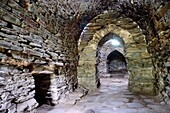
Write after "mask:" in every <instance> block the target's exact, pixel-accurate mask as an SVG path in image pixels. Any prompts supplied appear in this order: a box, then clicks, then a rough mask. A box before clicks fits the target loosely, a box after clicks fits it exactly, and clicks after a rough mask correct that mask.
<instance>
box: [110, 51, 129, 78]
mask: <svg viewBox="0 0 170 113" xmlns="http://www.w3.org/2000/svg"><path fill="white" fill-rule="evenodd" d="M107 73H108V74H110V77H121V78H124V77H125V76H127V73H128V70H127V62H126V60H125V57H124V56H123V55H122V53H120V52H119V51H117V50H114V51H113V52H111V53H110V54H109V55H108V56H107Z"/></svg>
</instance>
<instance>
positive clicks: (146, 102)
mask: <svg viewBox="0 0 170 113" xmlns="http://www.w3.org/2000/svg"><path fill="white" fill-rule="evenodd" d="M127 84H128V80H127V79H125V78H102V79H101V87H100V88H99V89H98V91H96V92H94V93H91V94H88V95H86V96H85V97H83V98H81V99H80V100H79V101H77V102H76V103H74V102H65V103H63V104H59V105H56V106H53V107H52V106H48V105H43V106H41V107H39V108H38V110H37V113H170V106H169V105H165V104H160V102H159V99H158V97H157V96H144V95H137V94H133V93H131V92H130V91H129V90H128V88H127ZM71 103H72V104H71Z"/></svg>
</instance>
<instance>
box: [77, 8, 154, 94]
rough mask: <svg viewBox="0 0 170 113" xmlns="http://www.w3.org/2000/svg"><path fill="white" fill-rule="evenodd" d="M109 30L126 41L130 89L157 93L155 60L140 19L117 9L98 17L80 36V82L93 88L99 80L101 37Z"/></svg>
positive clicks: (145, 92) (90, 88)
mask: <svg viewBox="0 0 170 113" xmlns="http://www.w3.org/2000/svg"><path fill="white" fill-rule="evenodd" d="M115 17H116V18H115ZM109 33H113V34H116V35H118V36H120V37H122V39H123V41H124V42H125V51H126V54H125V58H126V61H127V63H128V70H129V71H130V73H131V76H130V78H129V89H130V90H131V91H132V92H136V93H144V94H155V89H154V85H155V78H154V76H153V74H152V70H153V66H152V59H151V55H150V54H149V53H148V51H147V45H146V41H145V35H144V34H143V32H142V30H141V29H140V27H139V26H138V25H137V23H136V22H134V21H133V20H132V19H130V18H123V17H118V14H117V13H116V12H114V11H111V12H105V13H103V14H100V15H98V16H97V17H95V18H94V19H93V20H91V22H90V23H88V24H87V26H86V27H85V28H84V30H83V32H82V34H81V36H80V40H79V47H78V49H79V63H78V82H79V85H82V86H84V87H86V88H88V89H89V90H91V91H93V90H94V89H95V88H96V86H97V84H98V83H99V78H98V77H97V76H96V60H97V59H96V50H97V47H98V43H99V42H100V40H101V39H102V38H103V37H105V36H106V35H107V34H109Z"/></svg>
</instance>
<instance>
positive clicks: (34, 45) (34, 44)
mask: <svg viewBox="0 0 170 113" xmlns="http://www.w3.org/2000/svg"><path fill="white" fill-rule="evenodd" d="M29 45H31V46H33V47H39V48H41V47H42V46H41V45H40V44H37V43H32V42H31V43H30V44H29Z"/></svg>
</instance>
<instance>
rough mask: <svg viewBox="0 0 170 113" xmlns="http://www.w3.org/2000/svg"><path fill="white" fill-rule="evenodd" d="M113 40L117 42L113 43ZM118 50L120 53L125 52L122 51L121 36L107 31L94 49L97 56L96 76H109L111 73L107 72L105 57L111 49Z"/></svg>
mask: <svg viewBox="0 0 170 113" xmlns="http://www.w3.org/2000/svg"><path fill="white" fill-rule="evenodd" d="M114 41H117V42H118V43H119V44H118V45H114ZM115 50H117V51H119V52H120V53H121V54H123V55H124V54H125V51H124V42H123V40H122V38H121V37H119V36H117V35H115V34H113V33H109V34H108V35H106V36H105V37H103V38H102V40H100V42H99V44H98V48H97V51H96V55H97V56H96V57H97V70H96V71H97V76H98V77H99V78H100V77H111V74H110V73H109V72H108V59H107V57H108V56H109V54H111V53H112V52H113V51H115Z"/></svg>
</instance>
